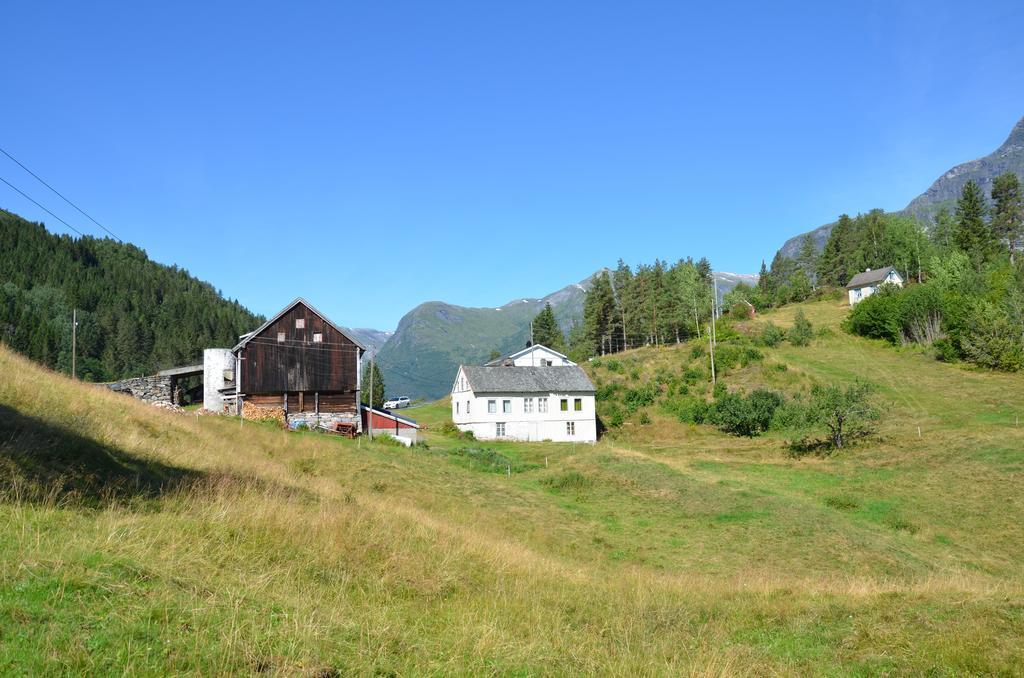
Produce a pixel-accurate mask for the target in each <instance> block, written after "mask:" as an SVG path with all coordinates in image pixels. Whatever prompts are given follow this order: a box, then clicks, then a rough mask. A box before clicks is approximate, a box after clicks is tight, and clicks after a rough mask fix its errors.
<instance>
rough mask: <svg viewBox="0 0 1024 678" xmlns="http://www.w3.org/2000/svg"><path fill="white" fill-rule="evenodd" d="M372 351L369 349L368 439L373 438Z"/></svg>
mask: <svg viewBox="0 0 1024 678" xmlns="http://www.w3.org/2000/svg"><path fill="white" fill-rule="evenodd" d="M373 369H374V368H373V351H370V416H368V417H367V419H369V420H370V427H369V428H370V440H373Z"/></svg>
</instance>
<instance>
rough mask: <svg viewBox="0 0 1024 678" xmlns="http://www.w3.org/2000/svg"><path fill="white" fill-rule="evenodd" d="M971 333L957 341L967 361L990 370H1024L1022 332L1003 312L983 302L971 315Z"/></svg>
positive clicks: (969, 331)
mask: <svg viewBox="0 0 1024 678" xmlns="http://www.w3.org/2000/svg"><path fill="white" fill-rule="evenodd" d="M972 316H973V322H972V323H971V329H970V330H968V332H967V333H966V334H965V336H964V337H962V338H961V340H960V345H961V347H962V348H963V351H964V354H965V355H966V356H967V358H968V359H969V360H970V361H971V362H973V363H975V364H977V365H981V366H982V367H988V368H990V369H993V370H1005V371H1008V372H1012V371H1017V370H1019V369H1021V368H1022V367H1024V342H1022V341H1021V334H1022V328H1021V326H1020V325H1019V324H1018V323H1014V322H1012V321H1011V320H1010V318H1009V317H1008V316H1007V314H1006V313H1005V312H1003V310H1002V309H1000V308H998V307H997V306H995V305H994V304H991V303H989V302H982V303H981V304H979V305H978V308H977V309H975V311H974V312H973V313H972Z"/></svg>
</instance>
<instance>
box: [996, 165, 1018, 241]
mask: <svg viewBox="0 0 1024 678" xmlns="http://www.w3.org/2000/svg"><path fill="white" fill-rule="evenodd" d="M992 200H993V201H994V202H995V206H994V207H993V208H992V230H993V231H994V232H995V236H996V238H998V239H999V240H1000V241H1001V242H1004V243H1006V247H1007V249H1008V250H1009V252H1010V261H1013V255H1014V250H1015V248H1016V246H1017V243H1018V241H1019V240H1020V238H1021V235H1022V233H1021V229H1022V225H1024V205H1022V202H1021V193H1020V179H1019V178H1018V177H1017V175H1016V174H1014V173H1013V172H1006V173H1005V174H1000V175H999V176H998V177H996V178H995V181H993V182H992Z"/></svg>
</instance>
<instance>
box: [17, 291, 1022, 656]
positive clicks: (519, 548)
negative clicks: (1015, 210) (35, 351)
mask: <svg viewBox="0 0 1024 678" xmlns="http://www.w3.org/2000/svg"><path fill="white" fill-rule="evenodd" d="M803 308H804V309H805V310H806V311H807V312H808V315H809V316H810V317H811V319H812V321H813V322H814V323H815V324H816V325H817V326H819V327H820V326H831V327H833V328H834V327H835V326H836V324H837V323H838V321H839V319H840V318H841V314H842V309H841V308H839V307H838V306H836V305H834V304H833V303H829V302H825V303H819V304H811V305H804V306H803ZM793 311H794V309H793V308H792V307H786V308H785V309H783V310H782V311H780V312H778V313H775V314H773V315H772V316H771V319H773V320H775V321H776V322H779V323H782V324H786V323H787V322H788V321H789V319H790V318H791V315H792V313H793ZM692 349H693V347H692V346H687V345H682V346H679V347H671V348H663V349H640V350H638V351H634V352H629V353H626V354H622V355H620V356H619V357H618V359H619V360H620V361H621V362H622V363H623V365H624V367H626V368H627V369H623V370H620V371H616V372H612V371H611V370H610V367H609V366H608V365H605V366H604V367H601V368H597V369H596V371H595V372H594V376H595V378H596V379H598V380H601V381H602V382H605V383H607V382H609V381H610V380H611V379H612V378H615V379H623V380H630V381H631V382H633V381H635V382H636V383H637V384H642V383H646V382H647V381H648V380H651V379H654V378H655V376H656V375H657V374H658V372H659V371H664V370H669V371H673V370H679V369H681V368H680V367H679V366H680V365H681V364H684V362H685V361H689V360H690V358H689V356H690V355H692V353H693V350H692ZM684 356H686V357H685V358H684ZM780 364H785V365H786V366H787V369H786V370H780V369H778V368H777V367H776V365H780ZM634 372H635V376H634ZM864 377H866V378H869V379H871V380H873V381H875V382H876V383H877V384H879V387H880V389H881V393H882V396H883V398H884V400H885V404H886V410H887V413H888V415H887V418H886V419H885V421H884V423H883V428H882V431H881V436H880V437H879V438H878V439H877V440H873V441H871V442H869V443H866V444H864V445H862V446H860V447H856V448H851V449H849V450H847V451H844V452H843V453H842V454H839V455H836V456H834V457H830V458H826V459H809V460H804V461H794V460H791V459H789V458H787V457H786V456H785V455H784V453H783V449H782V441H781V440H779V439H777V438H775V437H772V436H768V437H762V438H756V439H741V438H732V437H728V436H724V435H722V434H719V433H717V432H715V431H713V430H710V429H708V428H707V427H704V426H697V427H693V426H689V425H683V424H679V423H677V422H676V421H675V420H674V419H672V418H671V417H667V416H665V415H663V414H662V413H661V412H660V411H659V410H657V409H656V408H652V409H651V410H650V415H651V423H650V424H646V425H644V424H640V423H638V422H637V421H635V420H630V421H628V422H627V424H632V425H624V426H623V427H622V428H621V429H620V430H619V431H618V432H617V433H616V434H615V436H614V438H615V439H610V438H609V439H606V440H604V441H602V442H600V443H599V444H597V445H596V446H594V447H591V446H579V447H576V448H574V446H572V445H555V444H547V445H545V444H515V443H494V444H487V445H480V444H474V443H470V442H466V441H461V440H458V439H455V438H448V437H445V436H442V435H439V434H437V433H435V432H433V431H427V433H426V437H427V439H428V441H429V444H430V448H429V449H424V448H416V449H412V450H407V449H405V448H394V447H390V446H384V445H383V444H381V443H377V444H373V445H368V444H366V442H365V441H347V440H338V439H333V438H327V437H323V436H319V435H315V434H302V433H286V432H283V431H280V430H276V429H274V428H270V427H266V426H263V425H252V424H249V423H246V424H244V425H242V426H240V425H239V422H238V421H237V420H232V419H227V418H218V417H200V418H196V417H194V416H182V415H176V414H173V413H169V412H163V411H160V410H156V409H154V408H151V407H149V406H147V405H144V404H142V403H138V402H136V401H133V400H130V399H127V398H125V397H123V396H119V395H117V394H114V393H109V392H106V391H103V390H99V389H97V388H96V387H91V386H88V385H86V384H82V383H72V382H70V381H69V380H67V379H66V378H63V377H61V376H59V375H56V374H53V373H50V372H48V371H46V370H43V369H41V368H39V367H37V366H35V365H33V364H31V363H29V362H28V361H26V360H25V359H24V358H21V357H19V356H17V355H15V354H13V353H12V352H10V351H9V350H7V349H6V348H4V347H2V346H0V469H2V470H0V639H2V642H0V672H2V673H21V674H53V673H89V674H106V673H114V672H119V673H120V672H125V671H130V672H132V673H141V674H166V673H173V672H194V673H204V674H211V673H218V674H225V673H243V674H247V673H255V672H266V673H283V674H299V673H317V672H324V675H329V674H330V672H331V671H336V672H339V673H342V674H371V673H396V674H422V673H460V674H480V673H486V674H508V673H516V674H545V673H552V672H557V673H561V672H565V673H605V674H607V673H615V674H630V675H635V674H646V675H651V674H666V675H680V674H729V675H737V674H739V675H744V674H746V675H765V674H803V675H808V674H817V675H820V674H839V673H843V674H882V673H887V674H903V675H908V674H925V673H931V674H937V675H963V674H983V673H1007V674H1012V673H1014V672H1016V671H1017V670H1018V669H1019V667H1020V666H1021V665H1022V664H1024V649H1022V646H1021V644H1020V638H1021V637H1024V616H1022V615H1021V606H1020V601H1021V600H1022V597H1024V572H1022V571H1021V569H1020V566H1019V564H1020V562H1021V560H1022V559H1024V541H1022V540H1021V539H1020V538H1019V535H1020V524H1021V522H1022V519H1024V499H1022V496H1021V493H1020V491H1019V488H1020V484H1021V481H1022V480H1024V452H1022V450H1024V429H1022V428H1020V427H1018V426H1016V425H1015V418H1014V417H1015V414H1016V413H1019V412H1021V411H1024V377H1021V376H1020V375H992V374H987V373H981V372H974V371H967V370H963V369H960V368H958V367H955V366H949V365H944V364H941V363H937V362H935V361H933V360H930V359H928V358H927V357H926V356H924V355H921V354H918V353H915V352H910V351H900V350H896V349H893V348H891V347H889V346H886V345H883V344H881V343H875V342H871V341H866V340H861V339H857V338H854V337H849V336H846V335H843V334H840V333H834V334H833V335H832V336H826V337H820V338H818V339H816V340H815V341H814V343H813V344H812V345H811V346H810V347H806V348H796V347H790V346H788V345H784V346H782V347H780V348H778V349H765V357H764V360H763V361H762V362H757V363H752V364H751V365H748V366H747V367H742V368H740V367H737V368H735V369H734V370H732V371H727V373H726V375H725V380H726V383H728V384H730V387H733V388H749V387H752V386H754V385H758V384H768V385H771V386H773V387H778V388H790V387H793V386H794V385H799V384H801V383H804V382H806V381H807V380H810V379H824V380H828V381H839V382H848V381H850V380H852V379H855V378H864ZM447 412H448V409H447V407H446V406H445V405H444V404H443V403H442V404H439V405H436V406H430V407H426V408H420V409H413V410H410V411H409V414H411V415H414V416H416V417H417V418H419V419H420V420H421V421H422V422H424V423H427V424H430V425H431V426H432V427H435V426H436V425H437V424H439V423H441V422H442V421H443V420H444V419H445V418H446V417H447ZM917 426H921V437H918V431H917ZM552 667H557V668H555V669H553V668H552Z"/></svg>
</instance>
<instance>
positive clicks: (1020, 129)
mask: <svg viewBox="0 0 1024 678" xmlns="http://www.w3.org/2000/svg"><path fill="white" fill-rule="evenodd" d="M1004 172H1015V173H1016V174H1017V175H1018V176H1020V177H1021V178H1022V179H1024V117H1022V118H1021V119H1020V120H1018V121H1017V123H1016V124H1015V125H1014V126H1013V128H1012V129H1011V130H1010V134H1009V135H1008V136H1007V138H1006V140H1005V141H1004V142H1003V143H1002V144H1000V145H999V147H998V148H997V149H996V150H994V151H992V152H991V153H989V154H988V155H984V156H981V157H979V158H975V159H974V160H968V161H967V162H962V163H960V164H958V165H954V166H953V167H952V168H950V169H948V170H946V171H945V172H943V173H942V174H941V175H939V177H938V178H937V179H935V181H933V182H932V183H931V185H930V186H929V187H928V188H927V189H926V190H925V191H924V192H923V193H921V194H920V195H918V196H917V197H915V198H913V199H912V200H911V201H910V202H909V203H908V204H907V206H906V207H904V208H903V209H902V210H898V211H897V212H896V213H897V214H904V215H908V216H913V217H915V218H917V219H918V220H920V221H921V222H923V223H924V224H926V225H929V224H931V223H932V222H933V221H934V218H935V214H936V213H938V211H939V210H940V209H942V208H943V207H945V208H947V209H950V210H951V211H952V209H953V208H954V207H955V206H956V199H957V197H958V196H959V195H960V191H961V190H962V189H963V187H964V184H966V183H967V182H968V181H969V180H973V181H975V182H977V183H978V185H979V186H981V189H982V190H983V191H984V192H985V194H986V195H987V194H988V193H989V190H990V189H991V185H992V180H993V179H994V178H995V177H997V176H998V175H1000V174H1002V173H1004ZM835 223H836V222H834V221H833V222H830V223H827V224H823V225H821V226H818V227H817V228H815V229H812V230H810V231H806V232H804V233H801V234H799V235H796V236H793V237H792V238H789V239H788V240H786V241H785V242H784V243H783V244H782V247H780V248H779V253H780V254H781V255H782V256H783V257H786V258H787V259H794V258H796V256H797V253H798V252H799V251H800V243H801V241H802V240H803V238H804V237H805V236H807V235H810V236H811V240H812V241H813V242H814V246H815V248H816V249H817V251H818V252H821V250H822V249H824V247H825V241H827V240H828V236H829V234H830V233H831V232H832V227H833V226H835Z"/></svg>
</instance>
